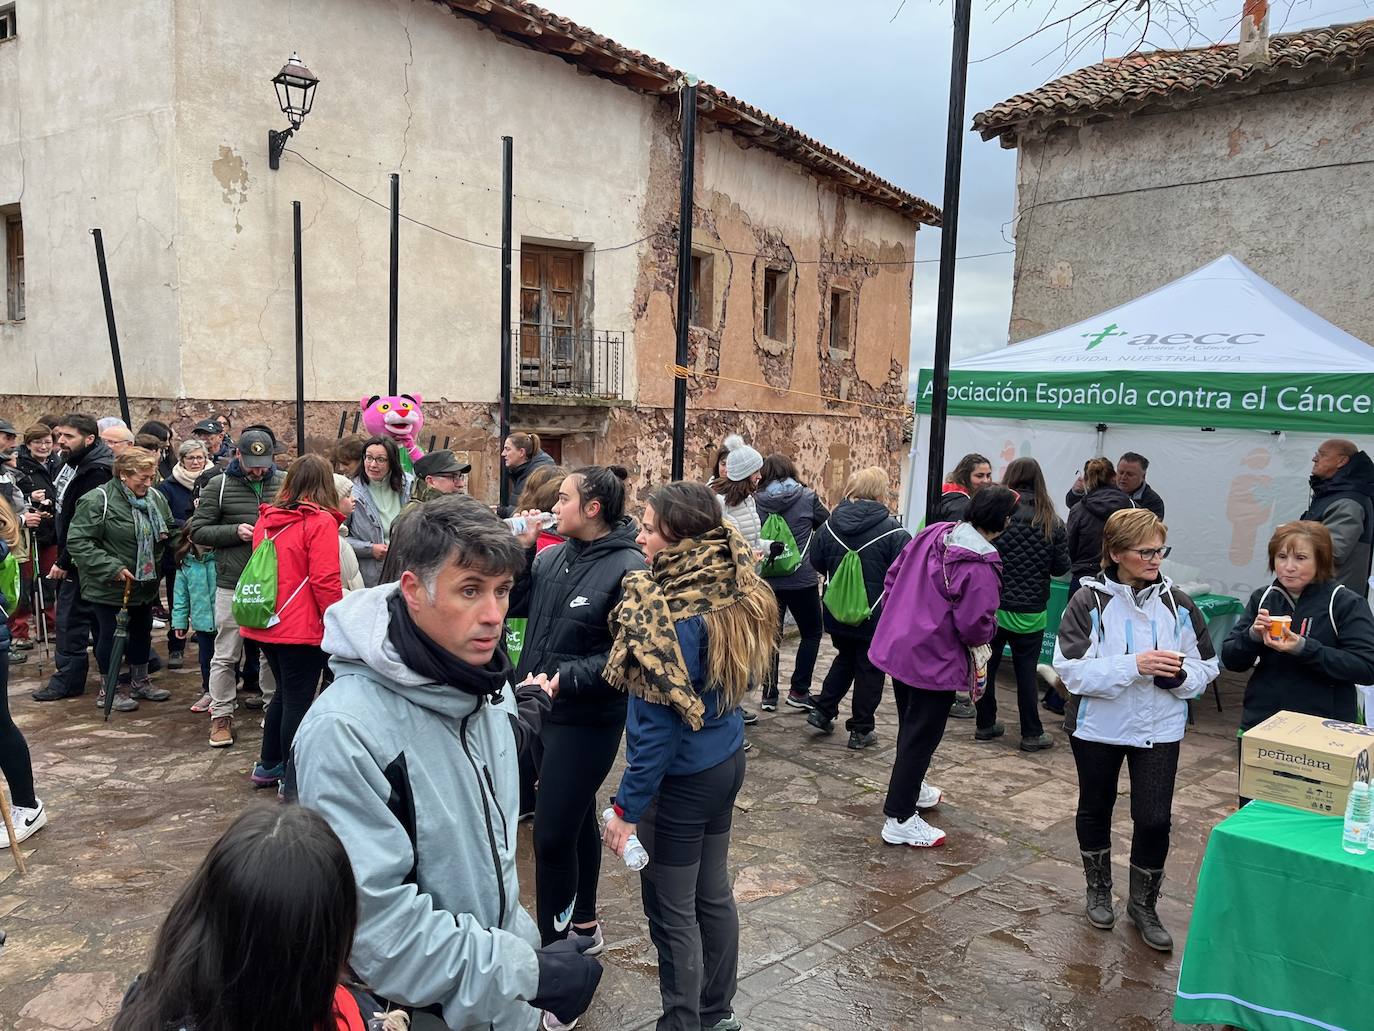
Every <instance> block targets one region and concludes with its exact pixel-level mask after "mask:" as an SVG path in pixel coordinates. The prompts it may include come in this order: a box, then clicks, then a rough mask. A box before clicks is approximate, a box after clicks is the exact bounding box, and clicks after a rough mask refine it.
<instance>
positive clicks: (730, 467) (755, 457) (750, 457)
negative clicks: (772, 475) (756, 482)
mask: <svg viewBox="0 0 1374 1031" xmlns="http://www.w3.org/2000/svg"><path fill="white" fill-rule="evenodd" d="M725 446H726V447H728V448H729V449H730V453H729V454H728V455H726V456H725V478H726V479H728V480H733V481H735V482H736V483H738V482H739V481H740V480H747V479H749V477H751V476H753V475H754V474H755V473H756V472H758V471H759V470H760V469H762V468H763V456H762V455H761V454H759V453H758V452H757V451H755V450H754V449H753V448H751V447H750V446H749V445H748V444H746V443H745V442H744V440H743V439H742V438H740V437H737V436H734V435H733V434H732V435H731V436H729V437H726V438H725Z"/></svg>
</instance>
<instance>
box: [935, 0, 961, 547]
mask: <svg viewBox="0 0 1374 1031" xmlns="http://www.w3.org/2000/svg"><path fill="white" fill-rule="evenodd" d="M970 7H971V0H955V4H954V49H953V55H952V58H951V60H950V68H949V124H948V126H946V132H945V199H944V204H943V209H944V211H943V215H942V217H941V220H940V294H939V297H938V299H937V301H936V306H935V368H934V370H933V371H934V377H933V382H932V394H931V399H930V455H929V465H928V467H927V470H926V522H927V523H931V522H934V521H935V512H936V509H937V508H938V507H939V504H940V486H941V484H942V482H943V481H944V475H945V473H944V465H945V420H946V418H947V416H948V414H949V353H950V343H951V341H952V338H953V333H954V254H955V247H956V246H957V244H958V237H959V173H960V168H961V166H962V165H963V156H964V90H965V86H966V84H967V82H968V37H969V23H970V21H971V20H972V16H971V11H970Z"/></svg>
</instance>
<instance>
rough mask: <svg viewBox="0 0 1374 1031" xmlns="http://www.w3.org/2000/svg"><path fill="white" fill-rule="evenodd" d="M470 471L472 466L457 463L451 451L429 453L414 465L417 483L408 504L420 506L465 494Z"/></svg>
mask: <svg viewBox="0 0 1374 1031" xmlns="http://www.w3.org/2000/svg"><path fill="white" fill-rule="evenodd" d="M471 471H472V466H471V465H465V464H464V463H462V462H460V461H458V457H457V456H456V455H455V454H454V453H453V452H452V451H431V452H430V453H429V454H427V455H425V456H424V457H423V458H421V459H420V460H419V461H418V462H416V463H415V479H416V481H417V482H416V484H415V489H414V490H413V491H412V492H411V498H410V504H411V505H422V504H424V503H425V502H426V501H433V500H434V499H435V498H442V497H444V496H445V495H447V494H466V493H467V492H468V473H469V472H471ZM407 507H409V506H407Z"/></svg>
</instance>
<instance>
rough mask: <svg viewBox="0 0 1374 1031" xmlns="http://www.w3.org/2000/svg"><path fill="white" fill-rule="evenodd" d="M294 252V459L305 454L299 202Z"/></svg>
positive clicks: (294, 219) (297, 203)
mask: <svg viewBox="0 0 1374 1031" xmlns="http://www.w3.org/2000/svg"><path fill="white" fill-rule="evenodd" d="M291 223H292V225H291V230H292V237H293V240H294V242H295V251H296V457H297V458H299V457H300V456H301V455H303V454H305V319H304V307H303V301H302V294H301V202H300V201H298V200H293V201H292V202H291Z"/></svg>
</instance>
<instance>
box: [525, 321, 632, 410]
mask: <svg viewBox="0 0 1374 1031" xmlns="http://www.w3.org/2000/svg"><path fill="white" fill-rule="evenodd" d="M511 349H512V352H513V353H512V356H511V388H512V392H513V393H514V394H515V396H516V397H518V398H531V399H539V400H541V401H544V402H545V403H555V404H556V403H558V402H559V401H560V400H564V401H566V403H567V404H574V405H575V404H585V403H587V402H589V401H590V402H602V403H604V402H614V401H622V400H624V397H625V333H624V332H623V331H621V330H606V329H601V330H584V329H566V328H561V327H548V326H531V325H521V324H518V323H517V324H516V325H514V326H512V327H511Z"/></svg>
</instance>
